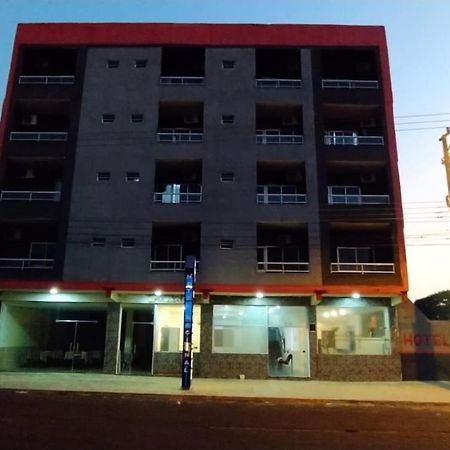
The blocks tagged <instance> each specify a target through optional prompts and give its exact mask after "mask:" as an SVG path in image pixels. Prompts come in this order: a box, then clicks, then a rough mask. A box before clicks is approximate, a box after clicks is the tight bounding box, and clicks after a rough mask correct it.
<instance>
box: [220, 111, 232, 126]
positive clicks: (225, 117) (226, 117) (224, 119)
mask: <svg viewBox="0 0 450 450" xmlns="http://www.w3.org/2000/svg"><path fill="white" fill-rule="evenodd" d="M230 123H234V116H233V115H231V114H230V115H223V116H222V125H227V124H230Z"/></svg>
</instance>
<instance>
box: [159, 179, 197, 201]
mask: <svg viewBox="0 0 450 450" xmlns="http://www.w3.org/2000/svg"><path fill="white" fill-rule="evenodd" d="M153 200H154V202H155V203H169V204H174V203H201V201H202V186H201V184H171V185H168V186H167V187H166V190H165V191H163V192H155V193H154V195H153Z"/></svg>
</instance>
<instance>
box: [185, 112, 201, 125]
mask: <svg viewBox="0 0 450 450" xmlns="http://www.w3.org/2000/svg"><path fill="white" fill-rule="evenodd" d="M183 122H184V123H185V124H186V125H195V124H198V123H199V117H198V114H196V113H189V114H185V115H184V117H183Z"/></svg>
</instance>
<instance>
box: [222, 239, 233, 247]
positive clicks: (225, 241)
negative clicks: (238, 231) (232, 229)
mask: <svg viewBox="0 0 450 450" xmlns="http://www.w3.org/2000/svg"><path fill="white" fill-rule="evenodd" d="M233 247H234V241H233V240H232V239H222V240H221V241H220V248H221V249H222V250H231V249H232V248H233Z"/></svg>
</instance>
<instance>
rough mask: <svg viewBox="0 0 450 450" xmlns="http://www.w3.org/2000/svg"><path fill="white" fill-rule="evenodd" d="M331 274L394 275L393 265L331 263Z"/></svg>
mask: <svg viewBox="0 0 450 450" xmlns="http://www.w3.org/2000/svg"><path fill="white" fill-rule="evenodd" d="M331 273H360V274H365V273H395V265H394V263H350V262H346V263H341V262H339V263H331Z"/></svg>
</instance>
